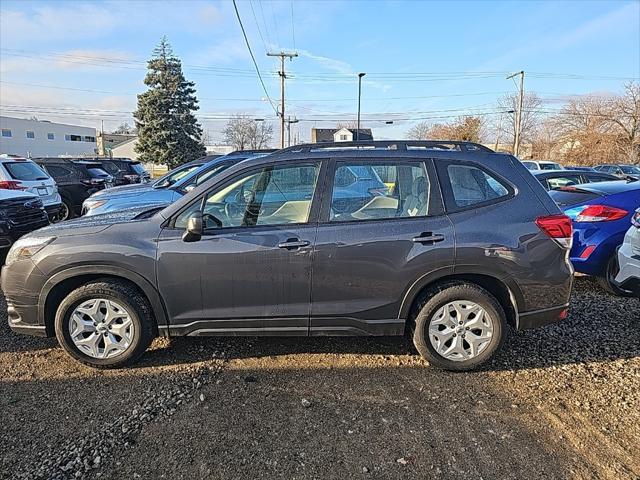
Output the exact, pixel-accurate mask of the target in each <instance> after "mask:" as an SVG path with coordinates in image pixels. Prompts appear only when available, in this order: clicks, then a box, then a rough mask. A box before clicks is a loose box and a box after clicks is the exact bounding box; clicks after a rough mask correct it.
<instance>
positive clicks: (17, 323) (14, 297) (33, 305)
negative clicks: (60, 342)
mask: <svg viewBox="0 0 640 480" xmlns="http://www.w3.org/2000/svg"><path fill="white" fill-rule="evenodd" d="M44 282H45V278H44V276H43V275H42V273H41V272H40V270H38V268H37V267H36V266H35V264H34V263H33V262H32V261H31V260H30V259H26V260H19V261H16V262H14V263H12V264H11V265H9V266H8V267H7V266H6V265H5V266H4V267H2V283H1V286H2V291H3V293H4V296H5V299H6V301H7V317H8V321H9V327H10V328H11V330H13V331H14V332H17V333H24V334H27V335H36V336H52V335H53V332H52V331H47V328H46V327H45V322H44V318H41V315H40V310H41V309H40V306H39V295H40V291H41V290H42V286H43V285H44Z"/></svg>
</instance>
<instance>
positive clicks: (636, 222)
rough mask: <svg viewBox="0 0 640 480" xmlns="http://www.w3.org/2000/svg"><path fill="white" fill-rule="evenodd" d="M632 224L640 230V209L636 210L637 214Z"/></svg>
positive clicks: (632, 219)
mask: <svg viewBox="0 0 640 480" xmlns="http://www.w3.org/2000/svg"><path fill="white" fill-rule="evenodd" d="M631 223H632V224H633V226H634V227H638V228H640V209H638V210H636V213H635V214H634V215H633V217H632V218H631Z"/></svg>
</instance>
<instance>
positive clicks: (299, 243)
mask: <svg viewBox="0 0 640 480" xmlns="http://www.w3.org/2000/svg"><path fill="white" fill-rule="evenodd" d="M310 243H311V242H309V240H300V239H299V238H288V239H287V240H286V241H284V242H280V243H279V244H278V248H286V249H287V250H294V249H296V248H301V247H308V246H309V244H310Z"/></svg>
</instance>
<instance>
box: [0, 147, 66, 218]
mask: <svg viewBox="0 0 640 480" xmlns="http://www.w3.org/2000/svg"><path fill="white" fill-rule="evenodd" d="M0 188H1V189H6V190H22V191H24V192H29V193H32V194H34V195H36V196H38V197H40V200H42V203H43V204H44V208H45V210H46V211H47V215H49V218H51V219H55V218H56V217H57V215H58V213H59V212H60V207H61V204H62V199H61V198H60V194H59V193H58V187H57V185H56V182H55V181H54V180H53V178H51V176H50V175H49V174H48V173H47V172H45V171H44V170H43V169H42V168H40V167H39V166H38V165H37V164H36V163H35V162H32V161H31V160H29V159H26V158H22V157H16V156H11V155H0Z"/></svg>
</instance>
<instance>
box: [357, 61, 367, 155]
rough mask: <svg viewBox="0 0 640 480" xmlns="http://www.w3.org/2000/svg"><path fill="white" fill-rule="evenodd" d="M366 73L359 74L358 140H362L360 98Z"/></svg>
mask: <svg viewBox="0 0 640 480" xmlns="http://www.w3.org/2000/svg"><path fill="white" fill-rule="evenodd" d="M365 75H366V73H359V74H358V126H357V128H356V142H357V141H358V140H360V98H361V96H362V77H364V76H365Z"/></svg>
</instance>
